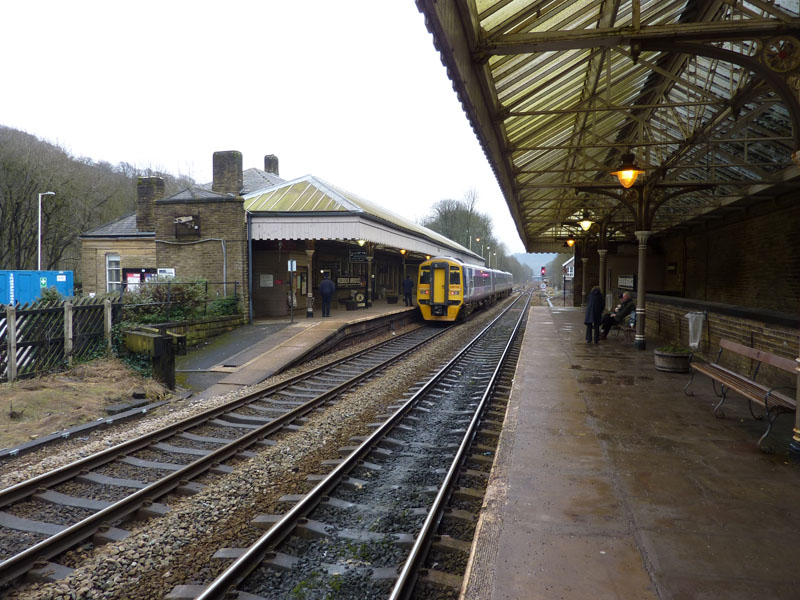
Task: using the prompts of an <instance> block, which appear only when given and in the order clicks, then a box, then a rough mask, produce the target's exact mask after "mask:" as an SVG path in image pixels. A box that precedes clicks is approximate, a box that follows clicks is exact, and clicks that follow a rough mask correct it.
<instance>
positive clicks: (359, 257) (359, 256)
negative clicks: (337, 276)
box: [350, 250, 367, 263]
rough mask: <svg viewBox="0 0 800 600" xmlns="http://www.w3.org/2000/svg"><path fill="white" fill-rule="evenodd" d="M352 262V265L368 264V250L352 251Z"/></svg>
mask: <svg viewBox="0 0 800 600" xmlns="http://www.w3.org/2000/svg"><path fill="white" fill-rule="evenodd" d="M350 262H351V263H365V262H367V251H366V250H350Z"/></svg>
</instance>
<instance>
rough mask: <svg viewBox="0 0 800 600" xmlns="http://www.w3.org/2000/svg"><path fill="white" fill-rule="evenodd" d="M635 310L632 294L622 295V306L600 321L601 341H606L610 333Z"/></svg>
mask: <svg viewBox="0 0 800 600" xmlns="http://www.w3.org/2000/svg"><path fill="white" fill-rule="evenodd" d="M634 310H636V304H635V303H634V301H633V298H631V294H630V292H625V293H624V294H622V304H620V305H619V306H618V307H617V308H615V309H614V312H612V313H609V314H606V315H603V320H602V321H600V329H601V330H602V331H601V332H600V339H601V340H604V339H606V337H607V336H608V332H609V331H610V330H611V328H612V327H614V325H619V324H620V323H622V322H623V321H624V320H625V319H626V318H627V317H628V316H629V315H630V314H631V313H632V312H633V311H634Z"/></svg>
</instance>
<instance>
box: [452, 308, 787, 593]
mask: <svg viewBox="0 0 800 600" xmlns="http://www.w3.org/2000/svg"><path fill="white" fill-rule="evenodd" d="M647 344H648V350H645V351H639V350H636V349H634V348H633V344H632V342H631V341H630V340H626V339H625V337H624V335H620V336H619V337H616V338H615V337H614V336H613V335H612V336H610V337H609V339H608V340H606V341H601V342H600V344H598V345H595V344H591V345H586V343H585V342H584V326H583V310H581V309H578V308H555V309H550V308H547V307H533V308H532V309H531V311H530V316H529V322H528V328H527V331H526V337H525V341H524V348H523V351H522V353H521V358H520V363H519V365H518V369H517V374H516V378H515V381H514V386H513V391H512V396H511V401H510V403H509V409H508V414H507V417H506V425H505V427H504V430H503V434H502V437H501V443H500V447H499V448H498V453H497V458H496V462H495V467H494V471H493V473H492V477H491V479H490V486H489V491H488V494H487V498H486V501H485V503H484V511H483V513H482V516H481V520H480V522H479V525H478V530H477V533H476V540H475V542H474V545H473V547H474V553H473V558H472V560H471V563H470V566H469V571H468V577H467V580H466V582H465V589H464V592H463V594H462V597H464V598H469V599H478V598H480V599H486V600H488V599H491V600H501V599H502V600H506V599H512V598H513V599H521V598H525V599H527V598H531V599H536V600H550V599H553V600H556V599H558V600H570V599H592V600H598V599H604V598H610V599H625V600H632V599H640V598H641V599H661V600H664V599H667V598H674V599H693V600H695V599H709V600H710V599H726V600H731V599H755V598H759V599H761V598H770V599H787V600H788V599H797V598H800V569H799V568H798V558H797V551H796V546H797V543H796V541H797V539H798V535H800V510H798V507H800V465H799V464H798V463H796V462H793V461H792V460H791V459H790V458H789V456H788V454H787V447H788V443H789V440H790V436H791V429H792V425H793V416H786V415H785V416H781V417H779V418H778V420H777V422H776V431H775V432H773V433H772V434H771V435H770V437H769V438H768V440H769V442H770V444H771V445H772V447H773V448H774V449H775V453H774V454H765V453H762V452H760V451H759V450H758V448H757V446H756V442H757V440H758V438H759V437H760V436H761V434H762V433H763V431H764V429H765V425H764V424H763V423H762V422H758V421H755V420H754V419H753V418H752V417H751V416H750V413H749V411H748V408H747V402H746V401H745V400H744V399H742V398H740V397H738V396H735V395H733V396H732V397H731V399H730V400H728V401H727V402H726V404H725V407H726V410H725V412H726V417H727V418H725V419H717V418H715V417H714V416H713V414H712V410H713V406H714V405H715V404H716V396H714V394H713V390H712V386H711V383H710V381H709V380H708V379H707V378H703V377H700V376H697V377H696V378H695V381H694V383H693V384H692V388H691V389H692V390H693V391H694V394H695V395H694V396H692V397H689V396H685V395H684V394H683V387H684V385H685V384H686V382H687V381H688V377H689V376H688V375H686V374H677V373H663V372H660V371H656V370H655V368H654V367H653V353H652V350H653V349H654V348H655V347H657V346H658V345H659V342H658V340H652V339H649V338H648V342H647Z"/></svg>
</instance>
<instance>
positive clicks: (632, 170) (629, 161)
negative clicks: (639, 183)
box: [611, 152, 644, 189]
mask: <svg viewBox="0 0 800 600" xmlns="http://www.w3.org/2000/svg"><path fill="white" fill-rule="evenodd" d="M634 159H635V157H634V155H633V153H630V152H629V153H628V154H623V155H622V164H621V165H620V167H619V169H617V170H616V171H612V172H611V174H612V175H615V176H616V177H617V179H619V183H620V185H622V187H624V188H625V189H627V188H629V187H631V186H632V185H633V184H634V183H636V178H637V177H639V175H642V174H643V173H644V171H643V170H641V169H640V168H639V167H637V166H636V163H635V162H634Z"/></svg>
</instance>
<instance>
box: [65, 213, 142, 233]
mask: <svg viewBox="0 0 800 600" xmlns="http://www.w3.org/2000/svg"><path fill="white" fill-rule="evenodd" d="M155 235H156V234H155V232H154V231H138V230H137V229H136V213H131V214H129V215H125V216H124V217H122V218H120V219H116V220H114V221H111V222H110V223H106V224H105V225H101V226H100V227H98V228H97V229H93V230H91V231H87V232H86V233H84V234H82V235H81V236H80V237H82V238H106V237H117V238H120V237H126V238H130V237H143V238H147V237H155Z"/></svg>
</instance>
